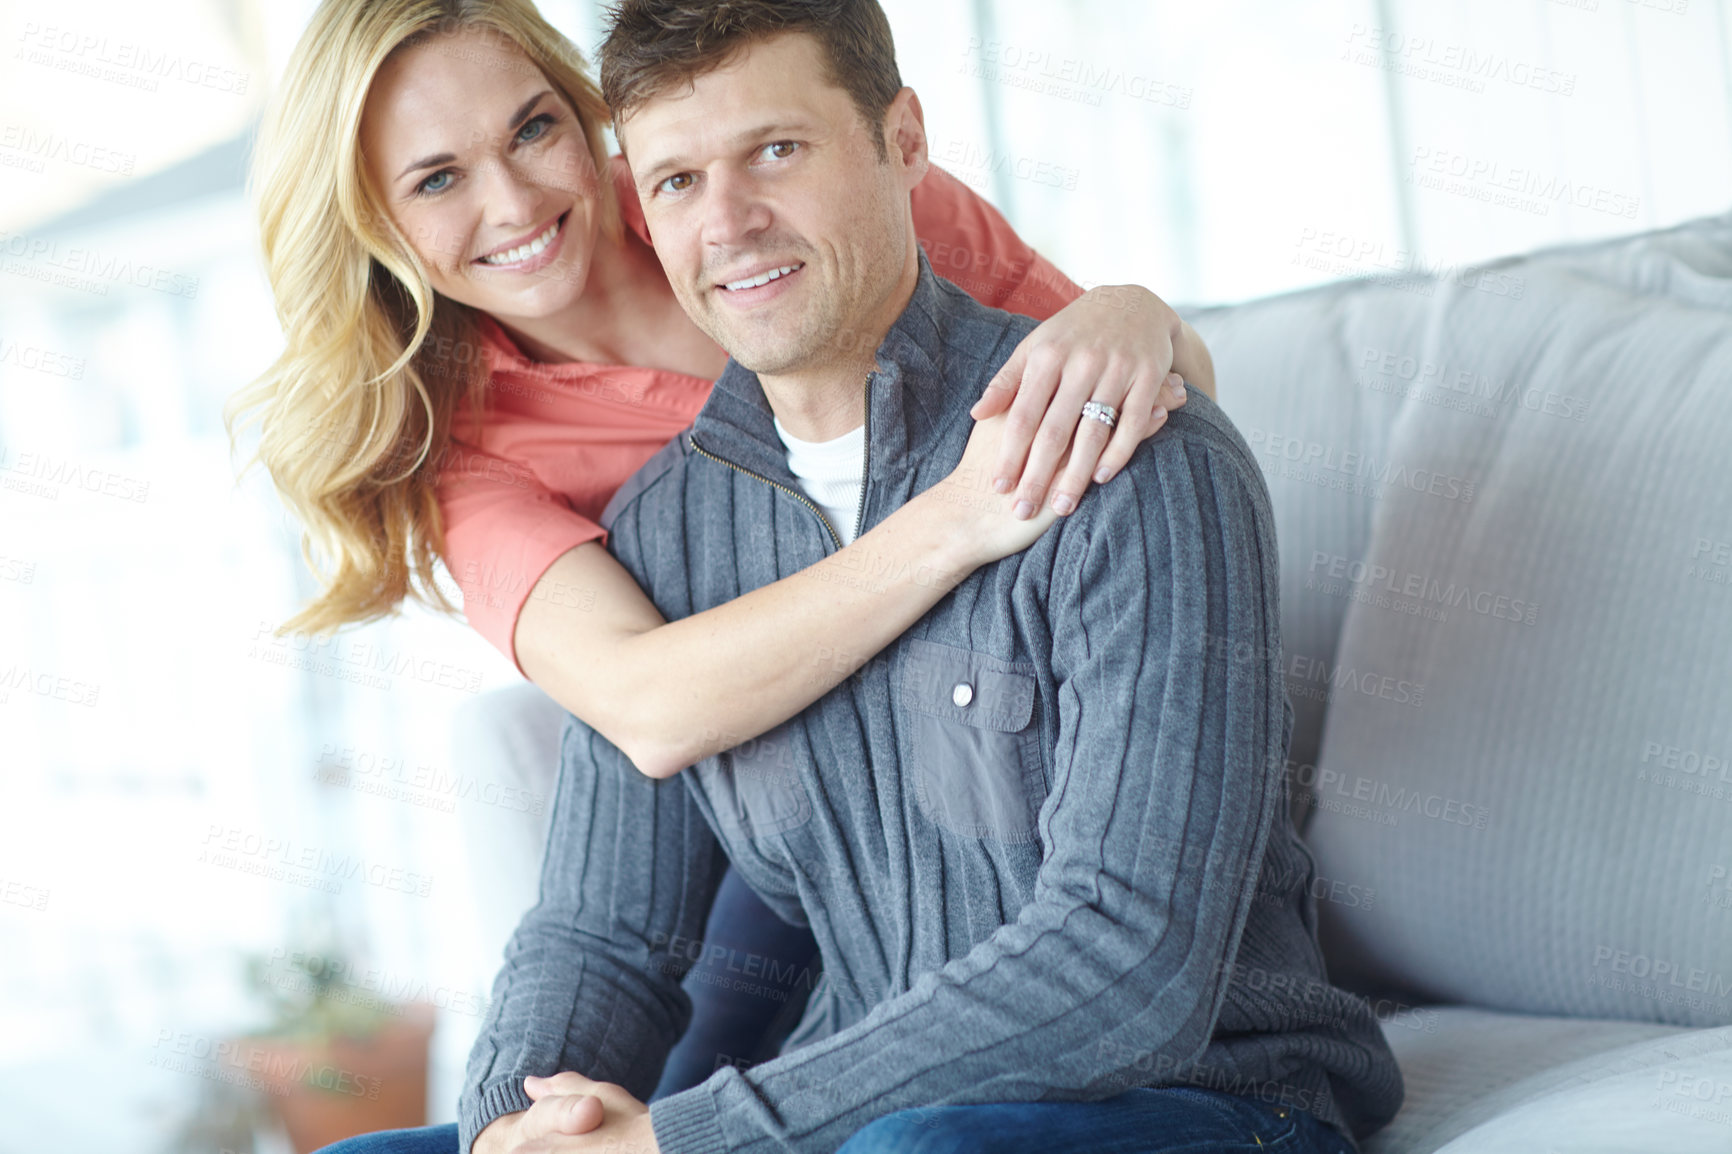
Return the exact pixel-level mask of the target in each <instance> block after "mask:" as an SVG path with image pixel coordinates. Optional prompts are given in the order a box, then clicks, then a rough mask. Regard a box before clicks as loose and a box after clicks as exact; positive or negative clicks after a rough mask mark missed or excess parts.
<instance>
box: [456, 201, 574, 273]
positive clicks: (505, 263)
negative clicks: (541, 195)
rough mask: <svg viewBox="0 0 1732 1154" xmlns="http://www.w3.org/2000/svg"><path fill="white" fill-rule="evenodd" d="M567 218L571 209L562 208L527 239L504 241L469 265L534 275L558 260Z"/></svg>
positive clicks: (562, 246) (562, 245)
mask: <svg viewBox="0 0 1732 1154" xmlns="http://www.w3.org/2000/svg"><path fill="white" fill-rule="evenodd" d="M570 216H571V210H570V209H566V210H565V211H564V212H562V213H560V214H559V215H558V216H556V217H554V218H553V220H551V221H549V222H548V223H547V224H546V225H545V226H544V227H543V228H542V229H541V230H540V231H539V232H537V233H535V234H534V235H533V236H531V237H530V238H529V239H528V240H523V239H517V240H510V241H507V242H505V243H504V244H502V245H500V246H499V247H498V248H495V249H493V250H492V251H491V252H487V253H483V254H482V255H481V256H478V257H476V258H475V260H474V261H472V262H471V263H472V264H478V265H480V266H482V267H483V268H486V269H489V270H498V271H501V272H517V273H522V272H537V271H539V270H541V269H544V268H546V267H547V266H548V265H550V264H552V263H553V262H554V261H555V260H558V259H559V253H560V250H561V249H563V248H564V247H565V245H564V242H565V222H566V220H567V219H568V218H569V217H570Z"/></svg>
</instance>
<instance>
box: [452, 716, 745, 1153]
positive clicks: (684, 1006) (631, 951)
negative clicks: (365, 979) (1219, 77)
mask: <svg viewBox="0 0 1732 1154" xmlns="http://www.w3.org/2000/svg"><path fill="white" fill-rule="evenodd" d="M727 865H728V862H727V857H726V855H725V854H724V853H723V851H722V848H721V846H720V845H719V844H718V843H717V841H716V838H715V835H714V833H713V832H712V831H711V830H710V827H709V825H708V823H707V822H705V820H704V817H703V814H702V813H701V812H700V811H699V809H698V807H697V805H696V803H695V802H694V801H693V799H692V796H691V791H690V790H688V789H687V788H686V783H685V781H684V779H682V778H680V777H671V778H666V779H662V780H655V779H651V778H647V777H645V776H644V775H643V774H641V773H639V772H638V771H637V770H636V769H635V768H633V766H632V765H631V764H630V762H629V761H628V760H627V758H626V756H625V755H624V754H623V753H621V752H620V751H619V750H618V749H617V748H615V747H614V746H613V745H612V744H610V743H609V742H608V741H607V740H606V739H605V738H603V737H601V736H600V735H599V734H597V733H596V732H595V731H594V730H592V729H590V728H589V727H588V726H587V725H584V724H583V723H582V722H580V721H578V720H577V719H576V718H575V717H573V718H569V719H568V720H567V721H566V726H565V734H564V737H563V739H562V740H561V742H560V766H559V785H558V790H557V793H556V795H555V798H554V803H553V815H552V827H551V830H550V832H549V834H548V841H547V852H546V855H545V857H544V858H543V859H542V868H541V898H540V901H539V902H537V904H536V905H535V907H534V908H533V909H531V910H530V911H529V912H528V913H527V914H525V915H524V918H523V921H522V923H521V924H520V925H519V926H518V928H517V931H516V932H515V933H514V934H513V935H512V937H511V941H510V943H509V944H508V945H507V946H506V948H505V966H504V968H503V969H502V970H501V971H500V973H499V977H498V978H497V979H495V981H494V983H493V1001H492V1005H491V1006H490V1007H489V1008H488V1012H487V1019H486V1021H485V1023H484V1024H483V1026H482V1029H481V1036H480V1037H479V1038H478V1039H477V1040H476V1042H475V1046H474V1048H473V1049H472V1050H471V1051H470V1055H469V1068H468V1072H467V1075H466V1077H465V1080H464V1089H463V1093H462V1096H461V1098H460V1099H459V1102H458V1110H457V1112H458V1137H459V1143H458V1149H459V1150H460V1151H462V1154H469V1151H470V1146H471V1143H473V1142H474V1140H475V1135H476V1134H478V1133H479V1132H480V1131H481V1130H482V1129H483V1128H485V1127H486V1126H487V1124H488V1123H489V1122H491V1121H493V1119H495V1118H498V1117H500V1116H501V1115H504V1114H510V1113H514V1112H516V1111H519V1110H527V1109H529V1108H530V1106H531V1105H532V1104H533V1102H532V1100H531V1099H530V1098H529V1097H528V1095H527V1094H525V1092H524V1089H523V1079H524V1076H525V1075H529V1074H534V1075H537V1076H540V1077H546V1076H548V1075H552V1074H555V1073H558V1072H559V1071H562V1070H574V1071H576V1072H578V1073H580V1074H583V1075H585V1076H586V1077H588V1078H592V1079H594V1080H596V1081H598V1082H613V1083H617V1084H619V1085H621V1086H623V1087H625V1088H626V1089H627V1090H629V1091H631V1093H632V1094H633V1095H635V1096H636V1097H637V1098H639V1099H647V1098H648V1097H649V1095H650V1094H652V1093H653V1092H654V1091H655V1086H656V1082H657V1081H658V1080H659V1079H660V1077H661V1071H662V1067H663V1065H664V1064H665V1063H666V1061H667V1055H668V1052H669V1051H670V1050H671V1049H672V1048H673V1045H674V1043H675V1042H676V1041H677V1040H678V1039H679V1036H680V1034H681V1033H683V1032H684V1030H685V1028H686V1026H687V1025H688V1024H689V1023H690V1021H691V1015H692V1003H691V998H690V996H689V995H687V993H686V992H685V990H683V989H682V988H681V987H680V979H681V978H682V977H683V976H684V972H685V970H684V967H686V966H689V964H690V963H689V961H687V960H686V957H685V956H684V951H682V953H681V956H679V957H676V956H675V954H674V952H673V947H674V946H676V945H680V944H682V943H685V942H695V941H698V940H699V939H701V938H702V936H703V932H704V923H705V921H706V919H707V918H708V916H709V912H710V905H711V903H712V901H713V900H714V899H715V894H716V889H717V887H718V886H719V885H720V884H721V879H722V874H723V873H724V872H725V871H726V869H727Z"/></svg>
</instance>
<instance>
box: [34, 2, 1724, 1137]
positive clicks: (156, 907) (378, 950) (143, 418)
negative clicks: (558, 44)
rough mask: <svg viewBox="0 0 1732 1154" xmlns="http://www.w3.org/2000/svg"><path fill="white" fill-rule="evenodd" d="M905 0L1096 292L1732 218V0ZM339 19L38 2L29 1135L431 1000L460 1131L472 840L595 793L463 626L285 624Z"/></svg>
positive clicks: (295, 554) (274, 1091)
mask: <svg viewBox="0 0 1732 1154" xmlns="http://www.w3.org/2000/svg"><path fill="white" fill-rule="evenodd" d="M884 3H885V7H886V8H887V10H888V11H889V13H890V16H891V20H892V23H893V25H894V28H895V31H896V35H897V42H898V49H899V56H900V60H901V65H902V69H903V75H904V79H905V81H906V82H907V83H909V84H911V85H912V86H914V87H915V88H916V90H917V91H918V92H919V93H920V94H921V98H922V102H923V104H924V107H925V110H926V115H927V123H928V129H929V132H930V134H931V139H932V154H933V157H934V159H935V160H937V162H938V163H940V164H941V165H943V166H945V167H947V168H949V169H950V170H951V171H952V172H954V173H956V174H957V175H958V176H960V177H961V178H963V179H964V180H966V181H968V182H969V183H970V184H972V185H973V186H975V187H976V188H977V189H979V190H980V191H981V192H982V193H983V194H984V195H985V196H987V197H988V198H989V199H991V200H992V201H993V202H994V203H996V204H997V205H998V206H999V207H1000V208H1002V209H1003V210H1004V212H1005V213H1006V214H1007V215H1008V216H1009V218H1010V220H1011V221H1012V223H1013V224H1014V225H1015V226H1016V227H1017V228H1018V230H1019V231H1021V232H1022V234H1023V235H1024V236H1025V237H1026V238H1028V239H1029V240H1030V241H1031V242H1033V243H1034V245H1035V246H1036V247H1037V248H1039V249H1040V250H1041V251H1042V252H1043V253H1045V254H1046V255H1047V256H1049V257H1051V258H1052V259H1053V260H1054V261H1055V262H1056V263H1057V264H1058V265H1059V267H1061V268H1062V269H1064V270H1065V271H1066V272H1067V273H1069V274H1070V275H1071V277H1072V278H1073V279H1075V280H1077V281H1078V282H1079V283H1081V284H1083V285H1085V286H1088V285H1094V284H1102V283H1117V282H1123V281H1134V282H1139V283H1142V284H1145V285H1148V286H1149V287H1151V288H1152V289H1154V290H1155V291H1156V292H1158V293H1160V294H1161V295H1162V296H1164V297H1165V298H1166V299H1167V300H1169V301H1170V302H1173V303H1175V304H1178V305H1181V306H1183V305H1203V304H1219V303H1231V302H1236V301H1242V300H1248V299H1251V298H1254V297H1259V296H1264V295H1267V294H1272V293H1279V292H1283V291H1287V290H1292V289H1295V288H1299V287H1303V286H1307V285H1313V284H1317V283H1321V282H1325V281H1330V280H1336V279H1340V278H1343V277H1357V276H1380V275H1388V274H1392V273H1400V272H1404V271H1413V270H1418V271H1428V272H1429V271H1437V270H1440V269H1449V270H1458V271H1461V272H1463V273H1464V275H1471V271H1472V269H1473V268H1474V266H1475V263H1476V262H1480V261H1484V260H1487V259H1491V258H1494V257H1498V256H1503V255H1507V254H1513V253H1519V252H1524V251H1528V250H1531V249H1534V248H1536V247H1542V246H1546V245H1550V244H1554V243H1559V242H1564V241H1570V240H1579V239H1587V238H1593V237H1601V236H1612V235H1618V234H1625V233H1631V232H1637V231H1642V230H1647V229H1651V228H1656V227H1661V226H1666V225H1670V224H1674V223H1677V222H1681V221H1685V220H1688V219H1691V218H1694V217H1700V216H1705V215H1712V214H1720V213H1723V212H1726V211H1727V210H1728V208H1732V204H1729V196H1732V193H1729V191H1728V190H1729V189H1732V147H1729V146H1732V63H1729V61H1732V27H1729V19H1732V14H1729V13H1728V7H1732V0H1450V2H1448V3H1444V2H1442V0H1434V2H1431V3H1423V2H1419V0H1405V2H1404V0H1279V2H1277V0H1216V2H1213V3H1208V4H1201V3H1193V4H1180V3H1176V2H1171V0H918V2H916V0H884ZM312 8H313V5H312V3H310V2H309V0H268V2H266V0H156V2H155V3H152V4H150V5H138V4H123V3H119V2H104V0H53V2H52V3H49V2H38V3H30V2H24V3H18V2H9V3H6V4H4V5H0V38H3V52H4V59H5V62H6V64H5V67H4V68H3V69H0V1117H3V1118H4V1119H5V1120H6V1121H5V1124H4V1125H3V1126H0V1154H22V1152H24V1151H31V1152H35V1151H41V1150H50V1149H51V1150H56V1151H63V1152H82V1151H103V1152H105V1154H132V1152H140V1154H156V1152H158V1151H213V1152H214V1151H218V1150H235V1151H239V1150H249V1151H251V1150H258V1151H286V1150H288V1149H289V1148H290V1147H289V1145H288V1140H287V1137H286V1136H285V1135H284V1133H282V1131H281V1129H280V1127H278V1125H277V1124H276V1122H275V1120H274V1118H273V1116H272V1115H270V1114H269V1113H268V1112H263V1111H260V1110H258V1109H257V1105H258V1100H259V1099H260V1098H261V1095H260V1094H259V1093H258V1091H259V1090H260V1089H261V1088H263V1090H264V1094H263V1095H262V1097H263V1098H271V1097H279V1098H280V1097H282V1096H283V1094H284V1093H286V1091H283V1090H281V1088H278V1087H273V1086H272V1085H270V1084H269V1079H270V1076H271V1070H272V1069H274V1068H275V1060H274V1059H272V1058H269V1057H261V1056H260V1055H261V1053H263V1051H261V1050H259V1049H256V1048H247V1047H243V1046H242V1045H241V1044H239V1043H237V1042H236V1041H235V1039H238V1038H242V1037H245V1036H246V1035H248V1034H249V1033H254V1032H261V1031H264V1030H267V1029H269V1028H271V1027H272V1026H273V1025H280V1024H281V1023H282V1022H284V1021H288V1020H302V1021H309V1020H314V1019H316V1022H317V1024H320V1025H322V1026H326V1027H330V1028H336V1027H337V1026H340V1025H341V1023H342V1022H343V1021H345V1020H348V1019H349V1018H354V1019H366V1018H368V1016H369V1015H372V1016H374V1017H377V1016H379V1015H380V1014H384V1015H386V1016H389V1017H392V1018H393V1019H395V1020H396V1021H397V1024H398V1026H399V1027H401V1030H400V1032H402V1033H403V1034H404V1036H405V1037H406V1038H408V1039H409V1041H408V1042H407V1043H406V1047H407V1048H406V1050H405V1051H404V1052H405V1053H408V1054H410V1055H411V1058H412V1057H413V1054H414V1052H415V1050H416V1046H417V1045H419V1044H420V1043H419V1042H418V1040H417V1039H419V1038H421V1037H423V1036H424V1035H425V1030H424V1029H419V1030H418V1027H417V1025H416V1023H415V1021H414V1020H413V1019H414V1015H412V1014H402V1013H400V1012H399V1010H400V1008H401V1005H402V1004H404V1003H414V1002H428V1003H432V1005H433V1006H434V1007H435V1008H436V1009H435V1012H434V1019H433V1027H434V1028H433V1033H432V1040H431V1044H430V1046H429V1047H428V1048H427V1054H428V1057H427V1059H426V1060H427V1063H428V1075H427V1077H428V1085H429V1096H428V1114H429V1118H428V1120H429V1121H448V1120H451V1119H453V1118H454V1117H455V1105H456V1098H457V1093H458V1088H459V1085H460V1082H461V1076H462V1069H463V1062H464V1058H465V1055H466V1054H467V1051H468V1047H469V1044H470V1042H471V1040H472V1038H473V1036H474V1034H475V1031H476V1029H477V1028H478V1026H479V1024H480V1021H481V1016H482V1014H483V1012H484V1009H485V1005H486V997H487V990H488V986H489V984H490V981H491V978H492V975H493V973H494V972H495V971H496V969H497V968H498V965H499V957H498V953H497V943H494V942H491V941H488V942H485V943H484V942H482V941H481V940H480V938H481V937H483V936H484V935H479V934H478V933H477V931H476V924H477V919H476V914H475V912H474V905H473V894H472V892H471V887H470V885H469V882H468V879H469V877H470V876H472V871H473V868H474V867H473V865H472V863H470V862H468V861H467V860H466V858H465V854H464V844H463V841H462V838H461V836H460V835H461V829H462V825H463V820H462V819H463V817H464V815H465V812H466V810H468V811H471V812H473V811H475V810H477V809H486V808H488V807H494V808H505V807H509V808H517V809H524V808H527V809H530V810H532V811H533V812H537V813H539V812H542V807H544V806H545V805H546V804H550V803H551V800H552V799H551V798H526V797H523V796H521V795H518V794H514V793H513V792H512V791H510V790H508V789H504V788H502V786H501V783H499V782H498V781H495V780H493V779H492V778H490V776H489V770H488V767H487V766H486V765H474V764H464V763H463V758H462V755H461V753H460V751H459V750H456V749H454V748H453V745H452V732H453V724H454V721H455V720H456V719H458V718H461V717H462V716H464V711H465V709H468V708H471V707H472V706H473V703H474V702H476V701H477V700H479V699H480V697H481V695H483V694H485V693H487V692H489V691H492V690H496V689H499V688H502V687H506V686H509V685H512V684H514V683H516V682H518V681H520V680H521V679H520V678H519V677H518V675H517V674H516V672H515V671H514V670H513V669H512V668H511V666H510V665H509V664H508V663H507V662H506V661H505V660H504V659H503V658H502V657H501V656H500V655H499V654H498V653H496V652H495V651H494V650H493V649H492V648H491V647H490V646H488V645H487V644H486V643H484V642H483V641H481V640H480V638H479V637H478V636H476V635H475V634H474V633H473V632H471V631H470V630H469V629H468V628H467V627H466V626H464V625H463V624H462V622H461V621H460V620H453V619H446V618H442V617H439V616H436V615H432V614H428V613H424V612H408V613H405V614H404V615H403V616H401V617H400V618H397V619H394V620H392V621H389V622H386V623H382V624H378V625H374V626H370V627H367V628H363V629H356V630H352V631H349V632H345V633H343V634H340V635H339V636H337V637H336V638H334V639H327V640H318V639H313V638H307V637H298V638H296V637H291V638H288V639H275V638H272V637H271V636H270V633H271V630H272V629H273V628H274V627H275V625H276V624H277V623H278V622H280V621H281V620H283V619H284V618H285V617H287V616H288V615H289V614H290V613H292V612H293V611H294V609H295V608H296V607H298V606H299V605H300V604H301V603H302V602H303V601H304V600H305V599H306V598H307V597H308V596H309V595H310V593H311V592H312V586H311V584H310V579H309V577H308V574H307V572H306V569H305V566H304V565H303V563H302V561H301V559H300V555H299V531H298V529H297V527H296V526H295V525H294V524H293V522H292V521H291V520H290V518H289V517H288V516H287V515H286V514H285V513H284V511H283V510H282V508H281V506H280V505H279V504H278V502H277V501H276V499H275V497H274V495H273V494H272V492H271V490H270V486H269V483H268V479H267V478H265V477H264V475H263V474H262V473H261V472H259V471H254V472H252V473H250V474H248V476H247V477H246V478H245V479H244V480H242V481H240V482H239V483H237V480H236V475H237V466H238V465H239V463H240V462H241V460H243V459H244V457H245V456H246V454H247V451H248V449H249V446H247V445H246V444H244V443H243V445H242V451H241V453H240V454H239V455H237V456H233V457H231V454H230V449H229V445H228V443H227V439H226V436H225V434H224V431H223V427H222V421H221V409H222V405H223V402H224V400H225V399H226V398H227V396H228V395H229V394H230V393H231V392H233V391H234V390H235V389H236V388H237V387H238V386H239V385H241V384H242V383H243V382H245V381H248V380H250V379H251V378H252V377H254V376H255V375H256V374H257V373H259V372H260V371H261V370H263V369H264V367H265V366H266V365H267V364H268V363H269V361H270V360H271V359H272V357H273V355H274V353H275V351H276V349H277V348H278V346H279V344H280V334H279V331H278V329H277V326H276V322H275V319H274V316H273V311H272V305H271V301H270V298H269V294H268V292H267V289H266V285H265V282H264V278H263V275H262V272H261V270H260V264H259V260H258V256H257V251H258V241H257V233H256V229H255V225H254V223H253V218H252V215H251V211H250V208H249V204H248V201H247V198H246V193H245V189H244V181H245V172H246V165H247V158H248V153H249V149H250V146H251V140H252V136H253V133H254V130H255V127H256V125H257V122H258V117H259V113H260V109H261V107H262V105H263V103H264V101H265V100H266V99H267V98H268V96H269V94H270V93H271V91H272V89H273V86H274V84H275V82H276V79H277V77H278V76H279V75H280V72H281V70H282V67H283V64H284V61H285V60H286V58H287V56H288V54H289V52H290V50H291V48H292V46H293V44H294V42H295V40H296V38H297V37H298V35H299V34H300V31H301V29H302V27H303V26H304V24H305V22H306V20H307V17H308V15H309V13H310V12H311V10H312ZM541 8H542V10H543V12H544V13H545V14H546V15H547V16H548V17H549V18H550V19H551V20H552V21H553V22H554V23H555V24H556V25H558V26H559V27H560V28H562V29H563V30H564V31H566V32H567V33H568V34H569V35H570V36H571V37H572V38H573V39H574V40H575V41H576V42H577V43H579V44H580V45H581V46H583V47H584V48H585V50H586V51H588V50H592V49H593V48H594V46H595V45H596V44H597V43H598V41H599V28H600V22H599V16H598V5H596V4H593V3H591V2H590V0H544V2H543V3H542V4H541ZM938 271H939V272H941V273H942V272H944V271H945V270H944V268H943V267H942V264H941V263H939V265H938ZM1220 384H1221V388H1222V389H1223V390H1224V391H1230V390H1231V389H1232V388H1233V382H1232V381H1231V380H1223V381H1221V383H1220ZM452 592H453V594H454V595H455V587H454V586H453V587H452ZM291 1064H292V1063H291ZM318 1068H320V1069H324V1068H325V1067H318ZM329 1068H330V1069H332V1070H334V1071H336V1073H335V1075H334V1076H336V1077H339V1078H340V1077H342V1076H344V1075H343V1071H344V1070H345V1069H347V1067H345V1066H344V1065H343V1063H341V1062H336V1063H334V1064H329ZM408 1068H409V1069H411V1070H413V1069H414V1068H415V1067H413V1066H410V1067H408ZM242 1075H249V1076H250V1079H249V1077H243V1076H242ZM365 1085H366V1084H365V1083H362V1087H363V1089H364V1088H365ZM326 1088H327V1089H332V1088H335V1089H337V1090H338V1093H339V1094H342V1093H351V1094H352V1096H355V1097H366V1096H367V1095H366V1094H365V1093H360V1092H355V1091H353V1090H351V1089H344V1088H342V1087H326Z"/></svg>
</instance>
